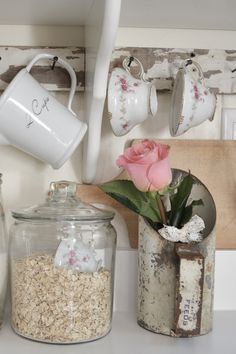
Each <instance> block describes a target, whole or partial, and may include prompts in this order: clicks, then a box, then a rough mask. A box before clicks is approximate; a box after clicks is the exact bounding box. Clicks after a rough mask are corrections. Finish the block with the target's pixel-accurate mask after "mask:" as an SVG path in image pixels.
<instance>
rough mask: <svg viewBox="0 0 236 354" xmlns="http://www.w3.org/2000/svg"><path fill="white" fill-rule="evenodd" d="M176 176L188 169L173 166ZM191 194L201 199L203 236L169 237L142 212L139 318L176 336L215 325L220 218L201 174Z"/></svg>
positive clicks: (143, 323)
mask: <svg viewBox="0 0 236 354" xmlns="http://www.w3.org/2000/svg"><path fill="white" fill-rule="evenodd" d="M173 171H174V173H173V178H174V179H175V178H177V177H178V175H179V174H180V173H181V174H186V172H184V171H180V170H177V169H174V170H173ZM194 179H195V182H196V183H195V184H194V185H193V188H192V192H191V196H190V197H191V199H202V200H203V202H204V206H196V207H194V209H193V215H194V214H197V215H199V216H200V217H202V219H203V220H204V222H205V229H204V231H203V241H202V242H199V243H190V244H186V243H174V242H171V241H167V240H165V239H164V238H162V237H161V236H160V234H159V233H158V232H156V231H155V230H154V229H153V228H152V227H151V226H150V225H149V224H148V222H147V221H146V220H145V219H144V218H142V217H140V218H139V260H138V261H139V275H138V316H137V317H138V323H139V325H140V326H142V327H144V328H146V329H148V330H150V331H153V332H156V333H162V334H166V335H169V336H174V337H192V336H198V335H203V334H206V333H208V332H209V331H211V329H212V321H213V297H214V264H215V223H216V208H215V203H214V200H213V198H212V196H211V194H210V192H209V191H208V190H207V188H206V187H205V186H204V184H203V183H202V182H201V181H200V180H198V179H197V178H196V177H194Z"/></svg>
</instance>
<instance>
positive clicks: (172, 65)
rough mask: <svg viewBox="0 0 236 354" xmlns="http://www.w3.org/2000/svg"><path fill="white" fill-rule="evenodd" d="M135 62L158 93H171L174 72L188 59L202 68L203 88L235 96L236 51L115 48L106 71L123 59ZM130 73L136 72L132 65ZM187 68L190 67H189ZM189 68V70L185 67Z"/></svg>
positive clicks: (120, 64)
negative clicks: (141, 66) (137, 62)
mask: <svg viewBox="0 0 236 354" xmlns="http://www.w3.org/2000/svg"><path fill="white" fill-rule="evenodd" d="M130 56H134V57H136V58H137V59H139V60H140V61H141V63H142V65H143V68H144V71H145V77H146V79H148V80H151V81H152V82H153V83H154V84H155V86H156V89H157V90H158V91H171V90H172V88H173V84H174V80H175V77H176V74H177V72H178V69H179V68H180V67H181V66H182V65H183V63H184V61H185V60H186V59H189V58H192V59H193V60H195V61H196V62H197V63H198V64H199V65H200V66H201V68H202V71H203V74H204V78H205V82H206V86H207V87H209V88H211V89H212V90H214V92H215V93H218V94H231V93H236V71H234V69H235V68H236V50H223V49H194V48H145V47H122V48H115V50H114V51H113V54H112V58H111V65H110V71H111V70H112V69H113V68H114V67H117V66H118V67H121V66H122V61H123V59H124V58H125V57H130ZM131 68H132V72H133V73H135V72H136V73H137V70H135V65H133V64H132V65H131ZM191 68H193V70H194V67H192V66H191ZM189 69H190V67H189Z"/></svg>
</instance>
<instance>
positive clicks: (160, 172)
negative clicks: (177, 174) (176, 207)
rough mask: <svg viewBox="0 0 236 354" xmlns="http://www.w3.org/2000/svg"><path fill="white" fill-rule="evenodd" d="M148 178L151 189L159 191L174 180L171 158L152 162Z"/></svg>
mask: <svg viewBox="0 0 236 354" xmlns="http://www.w3.org/2000/svg"><path fill="white" fill-rule="evenodd" d="M147 178H148V180H149V183H150V187H149V190H150V191H157V190H161V189H163V188H165V187H166V186H167V185H168V184H169V183H170V182H171V180H172V173H171V168H170V163H169V160H168V159H167V158H166V159H164V160H161V161H158V162H156V163H154V164H152V165H151V166H150V168H149V169H148V172H147Z"/></svg>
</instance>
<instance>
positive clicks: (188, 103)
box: [169, 61, 216, 136]
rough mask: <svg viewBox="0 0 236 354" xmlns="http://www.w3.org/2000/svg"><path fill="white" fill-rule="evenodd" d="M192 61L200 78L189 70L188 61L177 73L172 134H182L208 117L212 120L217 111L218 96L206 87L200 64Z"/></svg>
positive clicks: (171, 121) (172, 104)
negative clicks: (195, 76)
mask: <svg viewBox="0 0 236 354" xmlns="http://www.w3.org/2000/svg"><path fill="white" fill-rule="evenodd" d="M190 63H191V64H193V65H194V66H195V68H196V69H197V76H198V78H197V79H196V78H194V76H193V72H190V71H189V70H188V62H187V63H186V64H185V66H184V67H183V68H181V69H179V71H178V73H177V76H176V79H175V84H174V88H173V94H172V99H171V111H170V122H169V123H170V124H169V127H170V133H171V135H172V136H178V135H181V134H183V133H185V132H186V131H187V130H189V129H190V128H193V127H195V126H197V125H199V124H201V123H203V122H204V121H206V120H207V119H209V120H210V121H212V120H213V116H214V113H215V107H216V97H215V95H214V94H213V93H212V92H210V90H209V88H207V87H206V85H205V82H204V77H203V73H202V70H201V67H200V65H199V64H198V63H196V62H194V61H191V62H190Z"/></svg>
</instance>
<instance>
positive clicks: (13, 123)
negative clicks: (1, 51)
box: [0, 53, 87, 169]
mask: <svg viewBox="0 0 236 354" xmlns="http://www.w3.org/2000/svg"><path fill="white" fill-rule="evenodd" d="M40 59H50V60H52V59H54V55H51V54H46V53H44V54H39V55H37V56H36V57H34V58H33V60H32V61H31V62H30V63H29V64H28V65H27V66H26V68H24V69H22V70H21V71H20V72H19V73H18V74H17V75H16V76H15V78H14V79H13V80H12V81H11V83H10V84H9V86H8V87H7V88H6V90H5V91H4V93H3V94H2V96H1V97H0V144H2V145H13V146H15V147H17V148H18V149H20V150H23V151H25V152H27V153H28V154H30V155H33V156H34V157H36V158H38V159H40V160H42V161H45V162H47V163H49V164H50V165H51V166H52V167H53V168H55V169H57V168H60V167H61V166H62V165H63V164H64V162H66V160H67V159H68V158H69V157H70V155H71V154H72V153H73V151H74V150H75V148H76V147H77V146H78V144H79V143H80V142H81V140H82V139H83V137H84V135H85V133H86V130H87V125H86V124H85V123H83V122H81V121H80V120H79V119H78V118H77V117H76V115H75V113H74V112H73V111H72V109H71V103H72V99H73V97H74V93H75V89H76V75H75V72H74V70H73V69H72V67H71V66H70V65H69V64H68V63H66V62H65V61H64V60H62V59H61V58H58V60H57V62H58V63H60V64H61V65H62V66H63V67H64V68H65V69H66V70H67V71H68V73H69V74H70V78H71V88H70V93H69V99H68V104H67V107H65V106H64V105H63V104H61V103H60V102H58V101H57V100H56V99H55V98H54V97H53V96H52V95H51V94H50V93H49V92H48V91H47V90H45V89H44V88H43V87H42V86H41V85H40V84H39V83H38V82H37V81H36V80H35V79H34V78H33V77H32V76H31V75H30V73H29V72H30V70H31V68H32V66H33V65H34V64H35V63H36V62H37V61H38V60H40Z"/></svg>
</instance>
